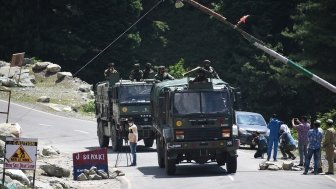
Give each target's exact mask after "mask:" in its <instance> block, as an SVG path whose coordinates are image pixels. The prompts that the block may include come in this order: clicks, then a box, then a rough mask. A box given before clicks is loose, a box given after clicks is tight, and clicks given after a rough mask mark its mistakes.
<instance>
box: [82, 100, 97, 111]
mask: <svg viewBox="0 0 336 189" xmlns="http://www.w3.org/2000/svg"><path fill="white" fill-rule="evenodd" d="M82 110H83V112H86V113H91V112H94V111H95V103H94V100H91V101H89V102H87V103H86V104H84V105H83V107H82Z"/></svg>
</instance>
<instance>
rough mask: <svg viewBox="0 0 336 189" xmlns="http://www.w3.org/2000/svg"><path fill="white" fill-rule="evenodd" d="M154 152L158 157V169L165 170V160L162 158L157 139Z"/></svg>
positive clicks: (161, 149) (160, 145)
mask: <svg viewBox="0 0 336 189" xmlns="http://www.w3.org/2000/svg"><path fill="white" fill-rule="evenodd" d="M156 151H157V156H158V164H159V167H160V168H165V159H164V156H163V147H162V144H161V143H160V139H159V137H157V138H156Z"/></svg>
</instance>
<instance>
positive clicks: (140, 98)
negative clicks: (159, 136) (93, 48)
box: [95, 74, 155, 151]
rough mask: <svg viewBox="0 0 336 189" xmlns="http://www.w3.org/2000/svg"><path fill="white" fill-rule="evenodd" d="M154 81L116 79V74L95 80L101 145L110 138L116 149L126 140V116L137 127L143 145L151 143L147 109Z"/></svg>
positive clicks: (152, 139)
mask: <svg viewBox="0 0 336 189" xmlns="http://www.w3.org/2000/svg"><path fill="white" fill-rule="evenodd" d="M152 83H153V80H145V81H142V82H133V81H130V80H119V75H117V74H116V75H115V76H114V78H110V79H109V80H108V81H104V82H100V83H97V85H96V90H95V114H96V118H97V135H98V140H99V145H100V147H107V146H108V145H109V140H110V139H111V142H112V148H113V150H114V151H119V150H120V149H121V148H122V146H123V144H124V142H123V140H125V141H127V135H128V129H127V128H128V126H127V118H129V117H132V118H133V120H134V123H135V124H136V125H137V127H138V133H139V140H141V139H143V140H144V144H145V146H146V147H151V146H152V145H153V143H154V138H155V136H154V132H153V129H152V117H151V108H150V91H151V87H152Z"/></svg>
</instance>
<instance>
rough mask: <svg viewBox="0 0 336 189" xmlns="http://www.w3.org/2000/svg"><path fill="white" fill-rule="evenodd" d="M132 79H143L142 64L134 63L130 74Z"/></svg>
mask: <svg viewBox="0 0 336 189" xmlns="http://www.w3.org/2000/svg"><path fill="white" fill-rule="evenodd" d="M129 79H130V80H131V81H134V80H135V81H141V80H143V72H142V71H141V70H140V64H134V69H133V70H132V71H131V73H130V75H129Z"/></svg>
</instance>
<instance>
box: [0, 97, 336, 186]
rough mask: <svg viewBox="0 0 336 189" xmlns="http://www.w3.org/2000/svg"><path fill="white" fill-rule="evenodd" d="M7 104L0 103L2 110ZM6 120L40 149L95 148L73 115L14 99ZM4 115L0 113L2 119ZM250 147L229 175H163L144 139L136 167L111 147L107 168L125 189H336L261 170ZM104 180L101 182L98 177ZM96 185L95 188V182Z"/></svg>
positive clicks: (216, 170) (200, 171) (330, 180)
mask: <svg viewBox="0 0 336 189" xmlns="http://www.w3.org/2000/svg"><path fill="white" fill-rule="evenodd" d="M5 107H6V103H5V102H4V101H0V111H3V110H4V108H5ZM9 115H10V116H9V122H11V123H15V122H18V123H19V124H20V126H21V127H22V129H23V137H25V138H38V143H39V147H40V146H45V145H53V146H55V147H57V148H58V149H60V151H61V152H62V151H63V152H68V153H74V152H81V151H87V150H92V149H96V148H98V139H97V136H96V123H95V122H92V121H85V120H79V119H71V118H66V117H61V116H56V115H52V114H49V113H45V112H41V111H36V110H33V109H30V108H26V107H23V106H20V105H16V104H14V103H12V104H11V110H10V114H9ZM5 120H6V116H5V115H0V122H5ZM253 154H254V151H253V150H249V149H240V150H239V151H238V155H239V157H238V169H237V173H236V174H227V172H226V170H225V166H222V167H219V166H217V165H216V163H210V164H205V165H198V164H182V165H178V166H177V171H176V175H174V176H167V175H166V174H165V171H164V169H161V168H159V167H158V164H157V155H156V151H155V146H153V148H145V147H144V146H143V143H142V141H140V142H139V146H138V153H137V156H138V162H137V163H138V166H137V167H128V166H127V165H128V164H130V161H129V156H130V154H129V148H128V147H124V148H123V151H122V152H120V153H119V154H118V153H115V152H112V150H111V148H109V157H108V158H109V166H112V167H114V166H116V167H118V168H120V169H121V170H123V171H124V172H125V174H126V177H125V178H124V179H123V181H124V182H123V183H125V184H124V185H123V186H124V188H128V189H131V188H132V189H143V188H146V189H166V188H167V189H175V188H183V189H189V188H191V189H208V188H235V189H246V188H266V187H267V188H272V189H288V188H290V189H310V188H323V189H328V188H330V189H331V188H332V189H335V186H336V179H335V178H336V177H335V176H327V175H302V171H300V172H295V171H259V170H258V164H259V163H260V162H261V161H263V160H261V159H254V158H253ZM102 182H103V181H102ZM98 187H99V186H98Z"/></svg>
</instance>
